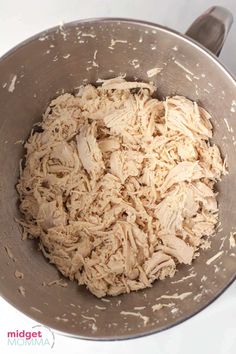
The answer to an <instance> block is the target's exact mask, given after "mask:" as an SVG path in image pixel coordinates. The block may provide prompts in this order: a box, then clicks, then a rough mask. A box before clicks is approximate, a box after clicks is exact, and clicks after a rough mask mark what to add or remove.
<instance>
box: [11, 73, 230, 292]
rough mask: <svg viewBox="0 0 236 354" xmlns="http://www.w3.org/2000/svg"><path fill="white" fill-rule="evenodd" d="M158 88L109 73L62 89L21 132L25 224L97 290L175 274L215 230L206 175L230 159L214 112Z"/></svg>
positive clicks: (54, 257) (61, 265)
mask: <svg viewBox="0 0 236 354" xmlns="http://www.w3.org/2000/svg"><path fill="white" fill-rule="evenodd" d="M154 90H155V88H154V86H153V85H151V84H146V83H138V82H126V81H125V80H124V79H122V78H115V79H111V80H105V81H104V82H103V84H102V86H99V87H97V88H95V87H93V86H92V85H87V86H85V87H82V88H81V89H80V90H79V93H78V94H77V95H76V96H73V95H70V94H64V95H62V96H59V97H58V98H56V99H55V100H53V101H52V102H51V103H50V105H49V107H48V109H47V110H46V112H45V114H44V115H43V121H42V123H41V128H42V129H41V130H42V131H41V132H35V131H32V133H31V135H30V137H29V139H28V141H27V142H26V144H25V148H26V155H25V165H24V169H23V171H22V173H21V176H20V179H19V182H18V185H17V189H18V192H19V196H20V202H21V203H20V210H21V212H22V214H23V215H24V218H23V219H22V220H21V221H20V223H21V225H22V226H23V228H24V235H25V234H28V235H30V236H33V237H36V238H39V241H40V248H41V250H42V252H43V254H44V255H45V257H47V258H48V259H49V260H50V262H51V263H54V264H55V265H56V267H57V268H58V269H59V270H60V272H61V273H62V274H63V275H64V276H66V277H68V278H69V279H71V280H76V281H77V282H78V284H80V285H82V284H83V285H86V287H87V288H88V289H89V290H90V291H91V292H92V293H93V294H94V295H96V296H97V297H103V296H106V295H112V296H115V295H118V294H121V293H129V292H130V291H134V290H139V289H144V288H146V287H150V286H152V283H153V282H154V281H155V280H156V279H164V278H165V277H167V276H171V277H172V276H173V275H174V274H175V271H176V267H177V265H178V264H179V263H184V264H191V263H192V261H193V259H194V258H196V256H197V255H198V253H199V247H200V246H201V243H202V242H203V238H204V240H205V239H206V237H209V236H212V235H213V234H214V231H215V225H216V223H217V220H218V208H217V201H216V193H215V192H214V183H215V182H216V181H217V180H219V179H220V178H221V175H222V174H225V173H226V170H225V165H224V163H223V161H222V158H221V156H220V151H219V149H218V147H217V146H216V145H211V144H210V141H209V138H211V137H212V126H211V123H210V118H211V117H210V115H209V114H208V113H207V112H206V111H205V110H204V109H203V108H201V107H199V106H198V105H197V103H196V102H191V101H190V100H188V99H186V98H185V97H181V96H175V97H170V98H167V99H166V100H165V101H159V100H157V99H156V98H153V97H152V94H153V92H154Z"/></svg>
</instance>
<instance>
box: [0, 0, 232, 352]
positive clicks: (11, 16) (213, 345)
mask: <svg viewBox="0 0 236 354" xmlns="http://www.w3.org/2000/svg"><path fill="white" fill-rule="evenodd" d="M213 5H222V6H225V7H227V8H228V9H230V10H231V11H232V13H233V14H234V16H235V21H236V0H225V1H224V0H223V1H211V0H191V1H190V0H163V1H160V0H39V1H37V2H36V1H32V0H1V2H0V55H2V54H3V53H5V52H6V51H7V50H8V49H10V48H11V47H13V46H14V45H16V44H18V43H19V42H20V41H22V40H24V39H26V38H27V37H29V36H31V35H33V34H35V33H37V32H40V31H42V30H44V29H46V28H48V27H52V26H55V25H58V24H59V23H60V22H62V21H63V22H69V21H73V20H77V19H81V18H88V17H100V16H102V17H104V16H113V17H130V18H136V19H142V20H148V21H152V22H157V23H160V24H162V25H166V26H168V27H172V28H173V29H176V30H179V31H181V32H184V31H185V30H186V29H187V28H188V26H189V25H190V24H191V22H192V21H193V20H194V19H195V17H197V16H198V15H199V14H200V13H201V12H203V11H204V10H206V9H207V8H208V7H210V6H213ZM220 59H221V60H222V62H223V63H224V64H225V65H226V66H227V67H228V68H229V69H230V70H231V71H232V72H233V73H234V74H236V22H235V24H234V25H233V27H232V29H231V33H230V35H229V37H228V39H227V42H226V44H225V47H224V49H223V51H222V54H221V58H220ZM35 324H36V323H35V322H34V321H32V320H31V319H29V318H27V317H26V316H24V315H22V314H21V313H19V312H18V311H17V310H15V309H14V308H13V307H12V306H11V305H9V304H8V303H7V302H5V301H4V300H3V299H1V298H0V352H1V353H4V354H8V353H9V354H12V353H32V351H34V352H35V353H42V354H44V353H58V354H60V353H64V352H67V351H68V352H70V354H80V353H81V354H90V353H96V354H100V353H101V354H108V353H109V354H110V353H112V354H118V353H122V354H128V353H130V352H134V353H136V354H141V353H144V352H145V353H148V352H150V353H152V354H199V353H201V354H235V353H236V282H235V283H234V284H233V285H231V287H230V288H229V289H228V290H227V291H226V292H225V293H224V294H223V295H222V296H221V297H220V298H219V299H218V300H216V301H215V302H214V303H213V304H212V305H210V306H209V307H208V308H207V309H205V310H204V311H203V312H201V313H199V314H198V315H196V316H195V317H193V318H192V319H190V320H188V321H186V322H184V323H182V324H180V325H178V326H177V327H174V328H172V329H169V330H167V331H164V332H162V333H158V334H155V335H152V336H148V337H144V338H140V339H134V340H129V341H120V342H91V341H85V340H78V339H72V338H69V337H63V336H60V335H57V334H56V338H55V346H54V348H53V349H47V347H44V348H43V347H40V346H38V347H37V346H35V347H34V348H33V349H32V348H30V347H29V348H27V347H24V348H22V347H20V346H19V347H11V346H8V345H7V338H6V332H7V331H11V330H14V329H26V330H27V329H30V328H31V327H32V326H33V325H35Z"/></svg>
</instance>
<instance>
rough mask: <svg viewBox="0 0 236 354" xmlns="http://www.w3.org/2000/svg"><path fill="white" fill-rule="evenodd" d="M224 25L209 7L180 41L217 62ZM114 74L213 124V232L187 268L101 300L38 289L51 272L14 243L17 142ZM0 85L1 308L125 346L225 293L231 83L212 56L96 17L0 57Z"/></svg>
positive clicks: (142, 26)
mask: <svg viewBox="0 0 236 354" xmlns="http://www.w3.org/2000/svg"><path fill="white" fill-rule="evenodd" d="M230 22H231V17H230V15H229V14H228V13H227V12H226V11H225V10H224V9H222V8H214V9H211V10H210V11H208V13H205V14H204V15H203V16H202V17H201V18H200V20H198V21H197V22H196V23H195V24H194V25H193V26H192V27H191V28H190V30H189V32H188V34H189V35H191V36H192V37H194V38H195V39H200V40H201V42H204V40H205V39H208V42H207V41H206V40H205V42H204V43H205V45H207V46H208V47H209V48H211V49H212V50H213V51H214V52H215V53H216V54H218V53H219V51H220V49H221V47H222V43H223V41H224V38H225V35H226V32H227V30H228V28H229V27H230ZM209 23H210V24H211V25H210V26H209ZM212 24H214V26H213V27H212ZM212 28H214V33H212V32H211V31H212ZM212 34H214V35H213V36H212ZM209 39H210V41H209ZM137 64H139V65H137ZM155 67H158V68H162V71H161V72H160V73H159V74H158V75H156V76H154V77H152V78H151V79H150V78H149V77H148V75H147V71H148V70H150V69H152V68H155ZM122 74H126V78H127V79H129V80H136V79H137V80H143V81H150V80H152V81H153V82H154V83H155V84H156V85H157V88H158V89H157V97H161V98H162V97H166V96H169V95H175V94H179V95H184V96H186V97H188V98H190V99H191V100H196V101H197V102H199V103H200V105H202V106H203V107H204V108H205V109H207V110H208V111H209V112H210V114H211V115H212V117H213V118H212V122H213V125H214V139H213V141H214V143H216V144H217V145H218V146H220V148H221V152H222V154H223V156H226V155H227V163H228V168H229V175H228V176H226V177H224V178H223V180H222V182H221V183H220V184H219V186H218V191H219V196H218V200H219V219H220V222H221V224H220V226H219V227H218V231H217V233H216V235H215V236H214V237H212V239H211V242H212V246H211V248H210V249H207V250H205V251H202V252H201V254H200V256H199V257H198V258H197V259H196V260H195V261H194V262H193V264H192V265H191V266H181V265H180V266H179V267H178V272H177V274H176V275H175V277H174V278H172V279H166V280H164V281H156V282H155V283H154V284H153V287H152V288H150V289H147V290H143V291H138V292H133V293H131V294H128V295H127V294H125V295H120V296H118V297H115V298H107V299H105V300H104V301H103V300H99V299H97V298H96V297H94V296H93V295H92V294H90V293H89V292H88V291H87V290H86V289H85V288H83V287H78V286H77V284H76V283H75V282H70V281H67V280H66V279H65V282H67V283H68V285H67V286H66V287H61V286H57V285H52V286H47V285H46V286H44V285H45V284H44V282H46V283H48V282H50V281H53V280H55V279H58V278H59V274H58V272H57V270H56V268H55V267H54V266H53V265H50V264H49V263H48V261H47V260H46V259H45V258H44V257H43V255H42V254H41V252H39V251H38V247H37V242H36V241H34V240H27V241H22V240H21V234H20V230H19V227H18V225H17V224H16V223H15V221H14V218H15V217H19V212H18V204H17V203H18V202H17V200H18V196H17V193H16V190H15V184H16V181H17V179H18V176H19V160H20V159H21V158H22V156H23V154H24V149H23V146H22V145H21V144H18V143H17V142H18V141H19V140H21V139H23V140H25V139H26V138H27V137H28V134H29V132H30V130H31V128H32V125H33V124H34V123H36V122H38V121H39V120H40V119H41V115H42V113H43V112H44V109H45V108H46V106H47V104H48V103H49V102H50V100H51V99H53V98H54V97H55V96H57V95H58V94H59V93H61V92H63V91H65V92H67V91H68V92H73V90H74V89H75V88H76V87H78V86H80V85H82V84H86V83H94V84H96V82H97V80H98V79H99V78H111V77H115V76H118V75H122ZM0 78H1V85H0V103H1V104H0V166H1V170H0V175H1V176H0V184H1V185H0V225H1V230H0V235H1V238H0V276H1V285H0V291H1V294H2V296H3V297H4V298H5V299H6V300H7V301H8V302H9V303H11V304H12V305H13V306H15V307H16V308H17V309H18V310H20V311H22V312H23V313H24V314H26V315H28V316H30V317H31V318H33V319H34V320H36V321H38V322H40V323H42V324H44V325H47V326H50V327H52V328H53V329H55V330H57V331H60V332H63V333H64V334H69V335H72V336H76V337H79V338H87V339H97V340H101V339H125V338H133V337H137V336H141V335H145V334H151V333H154V332H157V331H160V330H163V329H165V328H168V327H171V326H173V325H175V324H177V323H179V322H181V321H183V320H185V319H187V318H189V317H191V316H192V315H194V314H195V313H197V312H198V311H200V310H201V309H203V308H204V307H206V306H207V305H208V304H209V303H211V302H212V301H213V300H214V299H215V298H216V297H217V296H218V295H219V294H220V293H222V291H223V290H224V289H226V288H227V286H228V285H229V284H230V283H231V282H232V281H233V279H234V277H235V266H236V264H235V263H236V262H235V260H236V258H235V248H233V243H234V242H233V239H232V237H233V236H231V241H232V242H231V244H230V242H229V236H230V233H233V232H234V231H236V230H235V227H236V198H235V195H234V191H235V190H236V164H235V156H236V155H235V154H236V143H235V141H236V140H235V138H234V131H236V113H235V112H236V101H235V97H236V82H235V80H234V78H233V77H232V76H231V75H230V74H229V72H228V71H227V70H226V69H225V68H224V67H223V66H222V65H221V64H220V63H219V61H218V60H217V58H216V56H214V55H213V54H211V53H210V51H208V50H206V49H205V48H204V47H203V46H201V45H199V44H197V42H195V41H194V40H191V39H189V38H188V37H187V36H183V35H181V34H179V33H176V32H174V31H172V30H170V29H167V28H164V27H161V26H158V25H156V24H151V23H146V22H141V21H134V20H128V19H95V20H86V21H79V22H74V23H69V24H66V25H63V27H56V28H53V29H50V30H48V31H45V32H43V33H40V34H38V35H36V36H34V37H32V38H31V39H29V40H27V41H25V42H23V43H21V44H20V45H19V46H17V47H16V48H14V49H13V50H11V51H10V52H9V53H7V54H6V55H5V56H3V57H2V58H1V59H0ZM16 270H18V271H20V272H22V273H24V278H23V279H17V278H16V277H15V276H14V273H15V271H16ZM42 284H43V285H42ZM19 287H23V288H24V289H23V288H19ZM22 289H23V290H25V296H24V291H22ZM163 295H164V297H163ZM170 302H172V303H174V306H172V307H163V308H160V309H159V310H158V311H153V306H154V305H155V304H159V303H161V304H166V305H168V304H169V303H170ZM134 313H135V314H134Z"/></svg>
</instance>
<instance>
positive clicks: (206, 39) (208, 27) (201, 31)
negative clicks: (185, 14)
mask: <svg viewBox="0 0 236 354" xmlns="http://www.w3.org/2000/svg"><path fill="white" fill-rule="evenodd" d="M232 23H233V15H232V14H231V12H230V11H229V10H227V9H225V8H224V7H221V6H213V7H211V8H210V9H208V10H207V11H206V12H204V13H203V14H202V15H201V16H199V17H198V18H197V19H196V20H195V21H194V22H193V24H192V25H191V26H190V27H189V29H188V30H187V32H186V33H185V34H186V35H187V36H189V37H191V38H192V39H195V40H196V41H197V42H199V43H200V44H202V45H203V46H204V47H206V48H207V49H209V50H210V51H211V52H212V53H213V54H215V55H217V56H219V54H220V52H221V49H222V47H223V44H224V42H225V39H226V37H227V34H228V32H229V30H230V27H231V25H232Z"/></svg>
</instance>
